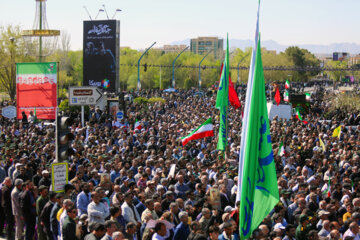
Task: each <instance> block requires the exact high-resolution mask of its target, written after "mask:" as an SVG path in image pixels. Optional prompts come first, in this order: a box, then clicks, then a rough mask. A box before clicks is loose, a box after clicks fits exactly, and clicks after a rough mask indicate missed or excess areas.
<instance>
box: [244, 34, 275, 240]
mask: <svg viewBox="0 0 360 240" xmlns="http://www.w3.org/2000/svg"><path fill="white" fill-rule="evenodd" d="M256 36H257V35H256ZM255 39H256V40H257V47H256V48H255V50H254V51H253V56H252V58H253V61H252V64H253V65H252V66H251V67H250V69H253V74H252V76H253V79H252V80H249V83H248V89H250V90H249V91H248V92H247V95H246V102H245V108H247V109H245V112H244V118H243V119H244V120H243V121H244V122H243V126H246V130H245V131H244V130H243V132H242V137H241V138H242V139H241V151H240V159H239V171H241V173H240V172H239V176H241V179H242V180H241V186H240V187H239V188H238V189H241V193H240V197H241V198H240V199H241V201H240V218H239V224H240V238H241V239H247V238H249V237H250V235H251V233H252V232H253V231H254V230H255V229H256V228H257V227H258V226H259V224H260V223H261V222H262V221H263V219H264V218H265V217H266V216H267V215H268V214H269V213H270V211H271V210H272V209H273V208H274V206H275V205H276V204H277V203H278V202H279V191H278V185H277V177H276V171H275V163H274V156H273V151H272V145H271V137H270V130H269V120H268V119H269V118H268V113H267V107H266V95H265V81H264V71H263V66H262V60H261V45H260V37H256V38H255ZM249 75H250V76H251V73H249ZM245 115H246V116H245ZM240 168H241V169H240Z"/></svg>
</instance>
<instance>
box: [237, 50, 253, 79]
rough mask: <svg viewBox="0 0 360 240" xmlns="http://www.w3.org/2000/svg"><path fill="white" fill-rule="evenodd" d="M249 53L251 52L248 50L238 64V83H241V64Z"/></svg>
mask: <svg viewBox="0 0 360 240" xmlns="http://www.w3.org/2000/svg"><path fill="white" fill-rule="evenodd" d="M249 54H250V52H248V53H247V54H246V55H245V56H244V57H242V58H241V59H240V62H239V63H238V65H237V70H238V79H237V80H238V84H239V83H240V64H241V63H242V62H243V61H244V60H245V58H246V57H247V56H249Z"/></svg>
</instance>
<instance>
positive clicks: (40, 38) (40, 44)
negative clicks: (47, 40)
mask: <svg viewBox="0 0 360 240" xmlns="http://www.w3.org/2000/svg"><path fill="white" fill-rule="evenodd" d="M39 6H40V9H39V10H40V11H39V12H40V20H39V29H40V30H42V1H40V4H39ZM41 55H42V37H41V36H40V37H39V62H41V61H42V56H41Z"/></svg>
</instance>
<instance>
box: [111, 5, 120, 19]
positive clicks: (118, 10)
mask: <svg viewBox="0 0 360 240" xmlns="http://www.w3.org/2000/svg"><path fill="white" fill-rule="evenodd" d="M121 11H122V10H121V9H119V8H118V9H116V10H115V12H114V15H113V16H112V19H114V17H115V15H116V13H117V12H121Z"/></svg>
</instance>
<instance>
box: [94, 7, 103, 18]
mask: <svg viewBox="0 0 360 240" xmlns="http://www.w3.org/2000/svg"><path fill="white" fill-rule="evenodd" d="M100 12H104V9H101V8H100V9H99V11H98V13H97V14H96V17H95V20H96V19H97V17H98V16H99V14H100Z"/></svg>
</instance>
